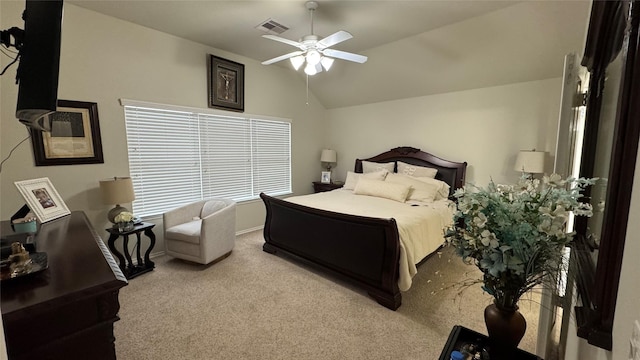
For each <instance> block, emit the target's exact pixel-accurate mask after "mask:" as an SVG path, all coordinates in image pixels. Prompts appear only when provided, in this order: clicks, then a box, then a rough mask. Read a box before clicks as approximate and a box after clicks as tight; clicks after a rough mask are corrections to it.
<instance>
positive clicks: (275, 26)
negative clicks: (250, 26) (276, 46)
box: [256, 19, 289, 35]
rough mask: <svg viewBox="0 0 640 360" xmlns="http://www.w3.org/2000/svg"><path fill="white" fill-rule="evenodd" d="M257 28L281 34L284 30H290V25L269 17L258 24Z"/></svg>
mask: <svg viewBox="0 0 640 360" xmlns="http://www.w3.org/2000/svg"><path fill="white" fill-rule="evenodd" d="M256 29H258V30H262V31H264V32H268V33H271V34H276V35H280V34H282V33H283V32H285V31H287V30H289V28H288V27H286V26H284V25H282V24H280V23H278V22H277V21H275V20H273V19H268V20H267V21H265V22H263V23H262V24H260V25H258V26H256Z"/></svg>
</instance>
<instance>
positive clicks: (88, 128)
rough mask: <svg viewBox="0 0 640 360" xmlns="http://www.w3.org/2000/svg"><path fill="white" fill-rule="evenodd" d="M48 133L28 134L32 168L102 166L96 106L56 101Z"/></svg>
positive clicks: (78, 102)
mask: <svg viewBox="0 0 640 360" xmlns="http://www.w3.org/2000/svg"><path fill="white" fill-rule="evenodd" d="M49 117H50V119H51V131H50V132H45V131H37V130H33V129H32V130H31V144H32V145H33V157H34V159H35V163H36V166H48V165H78V164H102V163H104V159H103V156H102V141H101V139H100V124H99V123H98V104H96V103H94V102H84V101H70V100H58V106H57V108H56V112H54V113H53V114H51V115H49Z"/></svg>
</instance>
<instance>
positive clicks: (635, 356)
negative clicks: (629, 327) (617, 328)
mask: <svg viewBox="0 0 640 360" xmlns="http://www.w3.org/2000/svg"><path fill="white" fill-rule="evenodd" d="M629 345H630V348H629V360H640V321H638V320H636V321H634V323H633V331H632V333H631V339H630V340H629Z"/></svg>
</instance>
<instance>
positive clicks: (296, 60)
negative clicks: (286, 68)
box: [289, 55, 304, 71]
mask: <svg viewBox="0 0 640 360" xmlns="http://www.w3.org/2000/svg"><path fill="white" fill-rule="evenodd" d="M289 60H290V61H291V65H293V68H294V69H296V71H298V69H300V67H301V66H302V64H304V56H302V55H298V56H295V57H292V58H291V59H289Z"/></svg>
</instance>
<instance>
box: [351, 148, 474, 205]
mask: <svg viewBox="0 0 640 360" xmlns="http://www.w3.org/2000/svg"><path fill="white" fill-rule="evenodd" d="M363 161H371V162H378V163H385V162H392V161H394V162H395V161H402V162H405V163H407V164H411V165H417V166H426V167H431V168H435V169H438V173H437V174H436V179H438V180H441V181H444V182H446V183H447V184H449V186H450V187H451V188H450V190H449V195H451V194H453V192H454V191H455V190H456V189H459V188H461V187H462V186H464V181H465V175H466V172H467V163H466V162H455V161H449V160H444V159H441V158H439V157H437V156H435V155H432V154H429V153H426V152H424V151H421V150H420V149H416V148H414V147H410V146H401V147H397V148H394V149H391V150H389V151H387V152H383V153H382V154H379V155H376V156H374V157H370V158H368V159H356V165H355V170H354V171H355V172H357V173H361V172H362V162H363ZM397 170H398V164H397V163H396V165H395V167H394V171H397Z"/></svg>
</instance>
